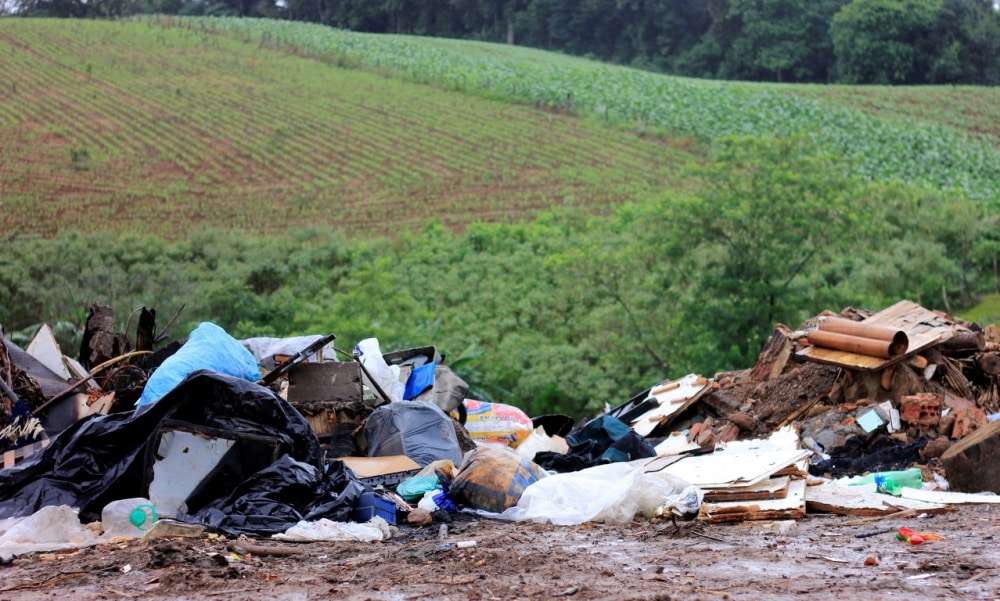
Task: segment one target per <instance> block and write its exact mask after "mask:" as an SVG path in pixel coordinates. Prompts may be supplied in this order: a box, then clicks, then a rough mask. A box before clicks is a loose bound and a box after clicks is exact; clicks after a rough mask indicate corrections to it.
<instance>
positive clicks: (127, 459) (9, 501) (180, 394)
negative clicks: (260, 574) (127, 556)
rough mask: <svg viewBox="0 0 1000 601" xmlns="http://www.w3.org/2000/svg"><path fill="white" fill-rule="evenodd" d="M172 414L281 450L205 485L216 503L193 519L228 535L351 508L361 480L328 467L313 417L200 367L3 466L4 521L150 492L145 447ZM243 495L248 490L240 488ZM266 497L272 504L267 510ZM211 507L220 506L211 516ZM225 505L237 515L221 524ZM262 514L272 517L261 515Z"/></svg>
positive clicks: (93, 508) (97, 508)
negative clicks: (138, 404)
mask: <svg viewBox="0 0 1000 601" xmlns="http://www.w3.org/2000/svg"><path fill="white" fill-rule="evenodd" d="M168 419H169V420H175V421H178V422H185V423H189V424H194V425H198V426H204V427H209V428H217V429H219V430H227V431H231V432H236V433H245V434H255V435H260V436H266V437H271V438H273V439H275V440H276V441H277V442H278V445H279V450H280V458H279V459H278V460H277V461H274V462H273V463H272V464H271V465H270V466H269V467H267V468H265V469H263V470H261V471H259V472H257V473H255V474H251V475H249V477H248V478H246V479H245V480H244V481H243V482H241V483H240V482H232V481H229V482H219V483H218V484H217V485H216V486H214V488H215V491H214V494H213V493H212V491H207V492H208V493H209V494H208V495H207V497H208V498H209V499H211V500H208V502H207V503H206V505H205V507H204V508H203V510H202V511H201V512H199V513H198V514H197V516H196V517H192V516H186V519H189V520H195V519H196V520H198V521H202V522H204V523H207V524H209V525H217V526H218V527H220V528H222V529H223V530H224V531H226V532H228V533H231V534H233V533H242V532H246V533H249V534H272V533H275V532H281V531H284V530H285V529H287V528H288V527H290V526H292V525H294V524H295V522H297V521H298V519H300V518H301V517H307V516H314V517H316V518H318V517H331V518H332V519H335V518H336V517H337V516H338V515H340V514H341V513H344V514H345V515H346V513H349V511H350V508H351V505H352V504H353V500H352V498H351V495H352V494H353V492H354V491H356V490H357V488H358V487H359V486H361V485H360V484H357V481H356V479H355V478H354V475H353V474H352V473H351V472H350V471H349V470H347V469H346V468H340V469H341V470H342V471H338V470H337V469H336V466H334V467H333V468H329V469H330V470H331V471H324V470H325V469H327V468H323V464H322V462H321V451H320V446H319V442H318V441H317V440H316V437H315V435H314V434H313V433H312V430H311V429H310V428H309V424H308V422H306V420H305V418H303V417H302V416H301V415H300V414H299V413H298V412H297V411H295V409H293V408H292V407H291V405H289V404H288V403H287V402H286V401H284V400H283V399H281V398H280V397H278V396H277V395H276V394H274V393H273V392H272V391H271V390H268V389H267V388H264V387H262V386H258V385H257V384H254V383H252V382H247V381H245V380H241V379H238V378H232V377H228V376H222V375H219V374H216V373H212V372H206V371H201V372H196V373H194V374H191V375H190V376H189V377H188V378H187V379H186V380H185V381H183V382H182V383H181V384H179V385H178V386H177V387H176V388H175V389H174V390H173V391H171V392H170V393H169V394H168V395H167V396H165V397H163V398H162V399H160V400H159V401H158V402H157V403H155V404H153V405H151V406H150V407H149V408H148V409H146V410H145V411H143V412H141V413H137V414H133V413H132V412H126V413H116V414H112V415H107V416H101V415H95V416H91V417H89V418H87V419H84V420H81V421H80V422H78V423H76V424H74V425H73V426H71V427H70V428H68V429H67V430H66V431H64V432H63V433H62V434H60V435H59V436H58V437H56V438H55V439H54V440H53V441H52V443H51V444H50V446H49V447H48V448H47V449H46V450H45V451H44V452H43V453H41V454H40V455H38V458H37V459H33V460H30V461H28V462H26V463H25V464H23V465H22V466H19V467H17V468H14V469H10V470H3V471H0V519H2V518H6V517H16V516H26V515H31V514H32V513H34V512H35V511H37V510H38V509H40V508H42V507H45V506H48V505H69V506H71V507H78V508H79V509H80V517H81V519H83V520H88V521H89V520H96V519H99V517H100V512H101V509H102V508H103V507H104V505H106V504H107V503H108V502H110V501H113V500H116V499H123V498H130V497H142V496H144V495H145V494H146V493H147V491H146V490H145V478H144V467H145V461H144V457H145V453H146V450H147V449H146V447H147V445H148V444H149V442H150V440H152V439H154V436H153V433H154V432H155V431H156V430H157V429H158V428H159V427H160V426H161V424H162V423H163V422H164V421H165V420H168ZM352 483H353V484H357V486H352ZM234 485H235V489H234ZM267 487H271V488H270V491H268V490H265V488H267ZM241 491H242V492H243V493H244V494H243V496H239V495H238V494H237V493H239V492H241ZM205 493H206V491H204V490H203V491H202V494H203V495H205ZM357 494H360V492H358V493H357ZM213 497H214V498H213ZM244 497H245V498H244ZM267 500H270V501H272V502H273V505H272V506H270V507H269V506H267V505H266V501H267ZM342 504H345V505H346V509H345V508H344V507H342V506H341V505H342ZM209 510H215V511H216V513H214V514H211V515H212V517H211V518H209V513H210V511H209ZM220 511H221V512H226V511H229V512H236V513H235V514H228V515H229V517H228V519H226V520H222V519H220V518H219V515H218V513H217V512H220ZM239 512H246V514H240V513H239ZM320 514H322V515H320ZM262 515H266V516H271V518H272V519H268V520H263V519H260V518H259V516H262Z"/></svg>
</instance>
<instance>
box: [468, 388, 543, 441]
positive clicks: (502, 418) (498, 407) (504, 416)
mask: <svg viewBox="0 0 1000 601" xmlns="http://www.w3.org/2000/svg"><path fill="white" fill-rule="evenodd" d="M464 405H465V410H466V412H467V413H468V417H467V418H466V420H465V429H466V430H468V431H469V436H471V437H472V440H474V441H476V442H477V443H484V442H485V443H494V444H502V445H506V446H508V447H511V448H517V446H518V445H519V444H521V443H522V442H523V441H524V439H526V438H528V436H529V435H530V434H531V432H532V430H534V426H533V425H532V423H531V418H530V417H528V416H527V415H526V414H525V413H524V411H521V410H520V409H518V408H517V407H514V406H511V405H504V404H502V403H484V402H483V401H474V400H472V399H466V400H465V402H464Z"/></svg>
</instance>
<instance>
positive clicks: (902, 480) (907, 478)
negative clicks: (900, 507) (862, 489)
mask: <svg viewBox="0 0 1000 601" xmlns="http://www.w3.org/2000/svg"><path fill="white" fill-rule="evenodd" d="M873 482H874V483H875V488H876V489H877V490H878V492H880V493H885V494H890V495H895V496H897V497H898V496H899V495H900V494H902V493H901V491H902V489H903V488H921V487H923V485H924V477H923V475H922V474H921V473H920V468H916V467H914V468H910V469H908V470H901V471H895V472H876V473H874V474H868V475H867V476H862V477H858V478H853V479H852V480H851V481H850V482H849V483H848V484H850V485H851V486H861V485H864V484H871V483H873Z"/></svg>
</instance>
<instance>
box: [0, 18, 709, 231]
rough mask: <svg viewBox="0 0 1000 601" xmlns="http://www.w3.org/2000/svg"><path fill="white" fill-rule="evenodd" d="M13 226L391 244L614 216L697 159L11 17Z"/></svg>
mask: <svg viewBox="0 0 1000 601" xmlns="http://www.w3.org/2000/svg"><path fill="white" fill-rule="evenodd" d="M0 56H2V57H3V58H0V74H2V80H3V82H4V83H3V85H2V86H0V206H2V210H0V227H2V228H3V229H4V230H5V231H8V232H38V233H43V234H47V235H51V234H54V233H56V232H58V231H61V230H85V231H108V230H118V231H136V230H138V231H146V232H154V233H162V234H167V235H170V236H176V235H180V234H182V232H184V231H185V230H187V229H189V228H190V227H192V226H193V225H197V224H207V225H221V226H234V227H241V228H247V229H251V230H255V231H280V230H284V229H288V228H295V227H299V226H304V225H328V226H333V227H336V228H339V229H342V230H344V231H346V232H349V233H352V232H368V233H372V232H375V233H387V232H390V231H392V230H393V229H394V228H397V227H399V226H406V225H408V224H419V223H421V222H423V221H426V220H427V219H429V218H432V217H433V218H437V219H440V220H441V221H443V222H445V223H448V224H457V225H461V224H464V223H467V222H470V221H476V220H505V219H509V218H512V217H515V218H516V217H518V216H519V215H521V214H523V213H525V212H529V213H530V212H532V211H534V210H535V209H537V208H540V207H550V206H554V205H560V204H569V205H578V206H585V207H595V208H598V209H599V208H602V207H605V206H606V205H607V204H608V203H617V202H620V201H621V200H622V199H625V198H630V197H632V196H634V195H636V194H638V193H641V192H642V191H643V190H647V189H658V188H661V187H663V186H665V185H668V184H676V185H683V182H682V181H681V180H680V179H679V175H678V173H679V172H680V170H681V168H682V167H683V165H684V164H685V163H687V162H689V158H690V157H691V154H690V153H689V152H688V151H687V150H684V149H683V148H682V147H672V146H670V145H668V144H667V143H665V142H663V141H662V140H658V139H653V138H644V137H640V136H639V135H636V134H633V133H628V132H626V131H622V130H618V129H613V128H607V127H603V126H601V125H599V124H594V123H588V122H585V121H581V120H580V119H577V118H574V117H571V116H564V115H560V114H556V113H553V112H546V111H541V110H538V109H535V108H532V107H526V106H521V105H514V104H510V103H505V102H500V101H495V100H489V99H485V98H481V97H474V96H468V95H464V94H461V93H458V92H451V91H444V90H439V89H435V88H432V87H429V86H425V85H418V84H414V83H407V82H404V81H399V80H394V79H388V78H384V77H380V76H378V75H376V74H372V73H368V72H364V71H359V70H353V69H345V68H335V67H332V66H329V65H326V64H323V63H321V62H318V61H315V60H311V59H307V58H301V57H298V56H294V55H290V54H288V53H286V52H281V51H275V50H270V49H267V48H261V47H260V46H259V44H252V43H245V42H242V41H239V40H236V39H230V38H226V37H221V36H215V35H210V34H204V33H198V32H192V31H187V30H184V29H176V28H162V27H157V26H152V25H150V24H147V23H139V22H129V23H126V22H98V21H71V20H20V19H18V20H10V19H6V20H0Z"/></svg>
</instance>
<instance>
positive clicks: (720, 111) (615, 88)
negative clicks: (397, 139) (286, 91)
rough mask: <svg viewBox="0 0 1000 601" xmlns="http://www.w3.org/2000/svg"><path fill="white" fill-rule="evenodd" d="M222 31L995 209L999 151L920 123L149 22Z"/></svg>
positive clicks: (625, 77) (400, 42)
mask: <svg viewBox="0 0 1000 601" xmlns="http://www.w3.org/2000/svg"><path fill="white" fill-rule="evenodd" d="M156 20H157V22H159V23H161V24H170V25H180V26H183V27H190V28H200V29H207V30H214V31H224V32H230V33H232V34H235V35H238V36H242V37H244V38H246V39H252V40H254V41H257V42H260V43H264V44H273V45H276V46H287V47H291V48H294V49H295V50H296V51H298V52H305V53H309V54H313V55H319V56H323V57H327V58H331V59H335V60H336V61H338V62H341V63H346V64H355V65H359V66H362V67H366V68H372V69H376V70H380V71H384V72H389V73H393V74H398V75H402V76H404V77H406V78H408V79H411V80H414V81H418V82H422V83H431V84H434V85H437V86H442V87H445V88H449V89H455V90H462V91H469V92H475V93H479V94H483V95H487V96H491V97H500V98H504V99H508V100H516V101H522V102H531V103H540V104H543V105H546V106H549V107H560V108H566V109H570V110H573V111H576V112H578V113H581V114H585V115H590V116H595V117H597V118H600V119H603V120H606V121H608V122H612V123H616V124H623V125H626V126H629V127H639V128H643V129H653V130H663V131H668V132H673V133H681V134H685V135H691V136H694V137H697V138H698V139H701V140H705V141H709V142H710V141H712V140H716V139H719V138H720V137H723V136H728V135H743V134H749V135H776V136H790V135H805V136H808V137H810V138H811V139H812V140H814V141H815V142H816V143H817V144H820V145H822V146H823V147H824V148H827V149H828V150H829V151H830V152H832V153H835V154H837V155H840V156H842V157H843V158H844V159H845V160H846V161H848V164H849V165H850V167H851V169H852V170H853V171H854V172H855V173H856V174H857V175H859V176H861V177H865V178H871V179H880V180H891V179H898V180H902V181H908V182H920V183H924V184H928V185H932V186H934V187H940V188H946V189H952V188H957V189H960V190H962V191H964V192H965V193H967V194H969V195H970V196H972V197H975V198H980V199H986V200H989V201H991V202H996V203H997V204H1000V153H998V152H997V150H996V149H994V147H993V146H991V144H990V143H989V142H988V141H987V140H986V139H985V138H975V137H972V136H968V135H965V134H963V133H960V132H958V131H956V130H953V129H951V128H948V127H945V126H941V125H936V124H930V123H902V122H898V121H891V120H886V119H882V118H879V117H877V116H873V115H870V114H867V113H865V112H863V111H861V110H855V109H851V108H846V107H841V106H836V105H835V104H832V103H828V102H821V101H815V100H810V99H807V98H802V97H800V96H797V95H794V94H789V93H785V92H782V91H778V90H775V89H770V88H769V87H768V86H764V85H755V84H748V83H736V82H713V81H703V80H694V79H687V78H679V77H671V76H665V75H660V74H655V73H650V72H646V71H641V70H636V69H631V68H626V67H620V66H613V65H605V64H601V63H595V62H590V61H586V60H581V59H573V58H570V57H565V56H561V55H557V54H552V53H546V52H541V51H534V50H529V49H524V48H509V47H505V46H500V45H493V44H485V43H478V42H468V41H454V40H440V39H422V38H418V37H412V36H393V35H375V34H362V33H355V32H349V31H343V30H337V29H332V28H329V27H325V26H322V25H315V24H308V23H296V22H288V21H275V20H267V19H239V18H185V19H172V18H171V19H166V18H162V17H157V18H156Z"/></svg>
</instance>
